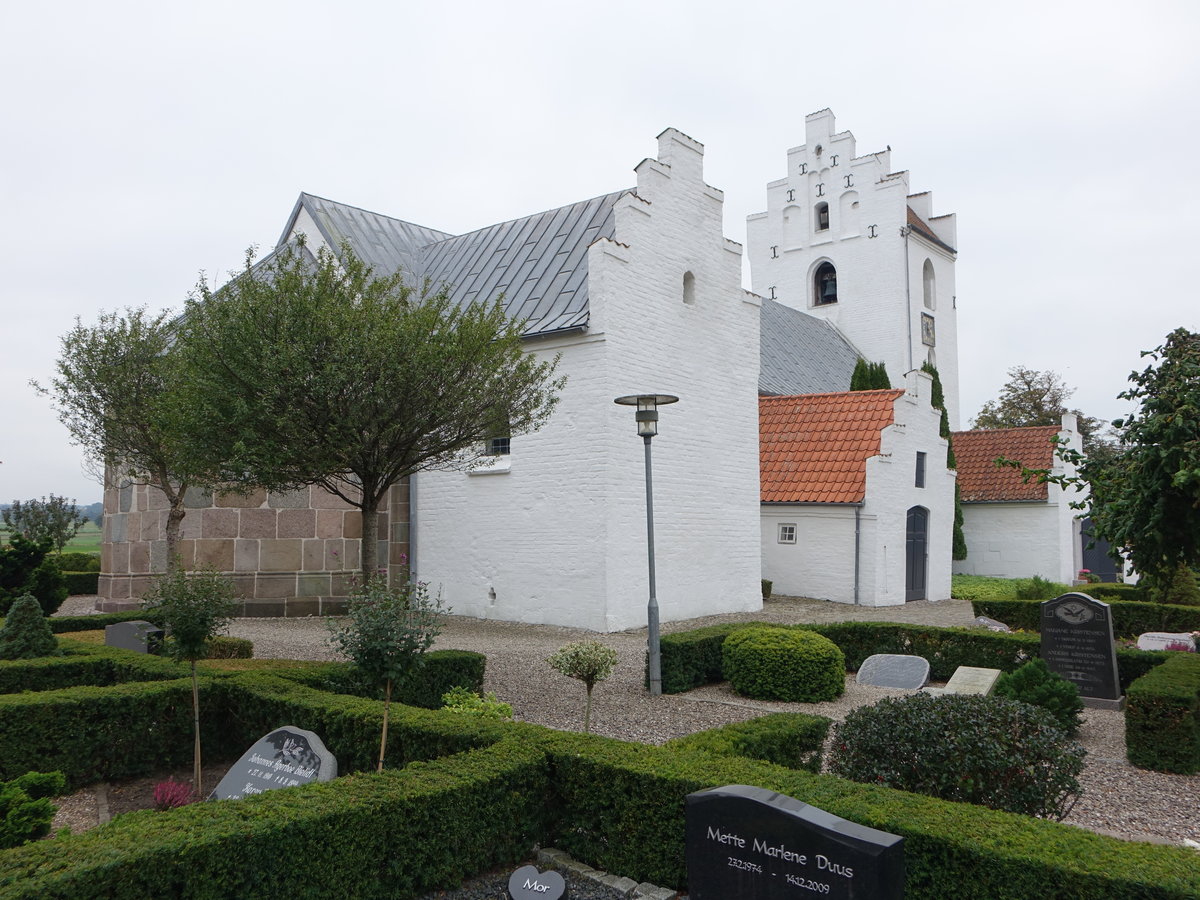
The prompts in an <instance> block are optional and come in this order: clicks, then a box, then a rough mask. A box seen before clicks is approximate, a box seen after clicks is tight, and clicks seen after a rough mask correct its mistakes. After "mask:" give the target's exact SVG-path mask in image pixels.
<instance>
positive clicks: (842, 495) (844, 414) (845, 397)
mask: <svg viewBox="0 0 1200 900" xmlns="http://www.w3.org/2000/svg"><path fill="white" fill-rule="evenodd" d="M903 395H904V391H901V390H886V391H847V392H844V393H836V394H802V395H799V396H789V397H760V398H759V400H758V411H759V419H758V421H759V438H760V440H759V456H760V478H761V488H762V495H761V496H762V502H764V503H861V502H862V501H863V499H864V498H865V496H866V489H867V460H868V459H870V458H871V457H872V456H876V455H878V453H879V447H880V432H881V431H882V430H883V429H884V428H886V427H887V426H888V425H891V424H892V422H893V421H894V419H895V402H896V400H897V399H898V398H900V397H902V396H903Z"/></svg>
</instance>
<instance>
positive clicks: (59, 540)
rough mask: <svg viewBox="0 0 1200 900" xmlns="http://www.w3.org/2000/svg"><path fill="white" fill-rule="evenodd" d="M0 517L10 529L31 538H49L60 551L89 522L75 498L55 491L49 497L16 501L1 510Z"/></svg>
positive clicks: (52, 544)
mask: <svg viewBox="0 0 1200 900" xmlns="http://www.w3.org/2000/svg"><path fill="white" fill-rule="evenodd" d="M0 517H3V519H4V524H5V525H7V526H8V529H9V531H11V532H20V533H21V534H23V535H24V536H25V537H27V538H29V539H30V540H31V541H37V542H41V541H42V540H48V541H50V543H51V546H53V547H54V549H55V550H57V551H58V552H59V553H62V549H63V547H65V546H66V545H67V542H68V541H69V540H71V538H73V537H75V535H77V534H78V533H79V529H80V528H82V527H83V526H84V524H85V523H86V522H87V516H85V515H83V513H81V512H80V511H79V507H78V506H76V504H75V501H74V500H68V499H67V498H66V497H58V496H55V495H54V494H51V495H50V497H49V499H47V498H46V497H43V498H42V499H41V500H26V501H25V502H24V503H22V502H21V501H20V500H14V501H13V502H12V505H11V506H9V507H8V508H7V509H4V510H0Z"/></svg>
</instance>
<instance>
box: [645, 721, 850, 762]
mask: <svg viewBox="0 0 1200 900" xmlns="http://www.w3.org/2000/svg"><path fill="white" fill-rule="evenodd" d="M832 723H833V720H832V719H827V718H826V717H825V716H810V715H807V714H806V713H772V714H770V715H767V716H759V717H758V718H757V719H750V720H749V721H747V722H735V723H733V724H731V725H722V726H721V727H720V728H710V729H709V730H708V731H698V732H696V733H695V734H688V735H684V736H683V737H677V738H675V739H674V740H670V741H667V743H666V744H664V745H663V746H665V747H667V748H669V749H672V750H676V751H681V752H688V751H693V750H696V751H700V752H703V753H711V754H713V755H715V756H738V757H745V758H746V759H761V760H765V761H766V762H771V763H775V765H777V766H784V767H786V768H789V769H804V770H806V771H809V772H816V771H819V769H820V767H821V748H822V746H823V745H824V743H825V735H826V734H828V733H829V726H830V725H831V724H832Z"/></svg>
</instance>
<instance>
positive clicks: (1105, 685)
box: [1041, 593, 1121, 701]
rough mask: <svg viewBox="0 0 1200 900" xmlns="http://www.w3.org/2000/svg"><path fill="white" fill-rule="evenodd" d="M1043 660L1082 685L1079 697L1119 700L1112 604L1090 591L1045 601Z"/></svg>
mask: <svg viewBox="0 0 1200 900" xmlns="http://www.w3.org/2000/svg"><path fill="white" fill-rule="evenodd" d="M1041 630H1042V649H1041V654H1042V659H1044V660H1045V661H1046V665H1047V666H1048V667H1049V668H1050V671H1051V672H1057V673H1058V674H1059V675H1061V676H1062V677H1063V678H1065V679H1067V680H1068V681H1070V682H1072V683H1074V685H1075V686H1076V687H1077V688H1079V696H1080V697H1084V698H1094V699H1097V700H1110V701H1116V700H1119V699H1120V697H1121V681H1120V679H1119V678H1118V677H1117V648H1116V645H1115V644H1114V643H1113V628H1112V615H1111V614H1110V611H1109V608H1108V604H1107V603H1101V602H1100V601H1099V600H1093V599H1092V598H1091V597H1089V596H1088V595H1087V594H1076V593H1071V594H1063V595H1062V596H1061V597H1055V598H1054V599H1053V600H1046V601H1045V602H1043V603H1042V629H1041Z"/></svg>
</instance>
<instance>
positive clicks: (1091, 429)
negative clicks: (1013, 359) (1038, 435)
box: [971, 366, 1117, 460]
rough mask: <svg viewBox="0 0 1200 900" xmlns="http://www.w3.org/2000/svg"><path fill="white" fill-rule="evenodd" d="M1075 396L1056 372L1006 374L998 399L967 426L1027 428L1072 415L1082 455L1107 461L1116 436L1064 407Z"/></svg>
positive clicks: (1015, 369)
mask: <svg viewBox="0 0 1200 900" xmlns="http://www.w3.org/2000/svg"><path fill="white" fill-rule="evenodd" d="M1074 393H1075V389H1074V388H1072V387H1068V386H1067V385H1066V383H1065V382H1064V381H1063V380H1062V376H1060V375H1059V374H1058V373H1057V372H1054V371H1052V370H1050V369H1047V370H1046V371H1044V372H1042V371H1039V370H1037V369H1029V368H1026V367H1025V366H1013V367H1012V368H1011V369H1009V370H1008V381H1007V382H1006V383H1005V385H1004V386H1003V387H1002V388H1001V389H1000V396H999V397H997V398H996V399H995V400H989V401H988V402H987V403H985V404H983V406H982V407H981V408H980V410H979V415H977V416H976V417H975V419H974V421H972V423H971V427H972V428H1029V427H1032V426H1035V425H1055V426H1059V425H1061V424H1062V417H1063V413H1067V412H1070V413H1074V414H1075V416H1076V417H1077V419H1078V421H1079V435H1080V437H1081V438H1082V439H1083V452H1084V454H1085V455H1086V456H1088V457H1089V458H1094V459H1096V460H1101V459H1103V460H1107V459H1110V458H1111V457H1112V456H1113V455H1114V454H1115V453H1116V449H1117V445H1116V436H1115V434H1114V433H1113V431H1112V429H1111V428H1110V427H1109V425H1108V423H1107V422H1105V421H1104V420H1102V419H1096V418H1093V417H1092V416H1086V415H1084V414H1083V412H1082V411H1080V410H1078V409H1071V408H1069V407H1068V406H1067V400H1069V399H1070V397H1071V395H1072V394H1074Z"/></svg>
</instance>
